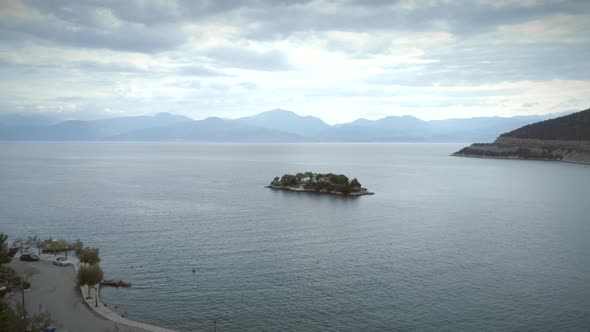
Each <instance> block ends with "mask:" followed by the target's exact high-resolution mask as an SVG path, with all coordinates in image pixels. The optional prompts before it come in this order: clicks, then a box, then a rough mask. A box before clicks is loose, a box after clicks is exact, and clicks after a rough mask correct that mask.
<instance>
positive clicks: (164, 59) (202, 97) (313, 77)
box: [0, 0, 590, 123]
mask: <svg viewBox="0 0 590 332" xmlns="http://www.w3.org/2000/svg"><path fill="white" fill-rule="evenodd" d="M0 4H1V5H0V112H3V113H15V112H33V111H35V112H49V113H54V112H60V113H61V114H64V115H65V116H67V117H70V118H89V117H104V116H119V115H138V114H153V113H157V112H172V113H178V114H184V115H187V116H190V117H192V118H195V119H202V118H205V117H208V116H220V117H227V118H235V117H240V116H246V115H251V114H255V113H259V112H262V111H266V110H270V109H273V108H283V109H287V110H291V111H294V112H296V113H298V114H301V115H314V116H318V117H320V118H322V119H324V120H325V121H326V122H329V123H340V122H346V121H351V120H354V119H356V118H360V117H364V118H369V119H376V118H380V117H384V116H387V115H404V114H409V115H414V116H416V117H419V118H422V119H442V118H450V117H472V116H489V115H499V116H511V115H524V114H544V113H553V112H562V111H567V110H582V109H586V108H588V107H589V106H590V60H589V59H590V1H588V0H581V1H558V0H553V1H544V0H530V1H525V0H520V1H510V0H481V1H476V0H470V1H452V0H441V1H436V0H399V1H387V0H373V1H369V0H367V1H361V0H342V1H286V0H275V1H271V0H259V1H237V0H210V1H205V0H203V1H199V0H194V1H176V2H175V1H172V0H147V1H140V0H135V1H134V0H125V1H122V0H106V1H98V0H96V1H85V2H83V1H80V0H55V1H45V0H31V1H28V0H27V1H23V0H0Z"/></svg>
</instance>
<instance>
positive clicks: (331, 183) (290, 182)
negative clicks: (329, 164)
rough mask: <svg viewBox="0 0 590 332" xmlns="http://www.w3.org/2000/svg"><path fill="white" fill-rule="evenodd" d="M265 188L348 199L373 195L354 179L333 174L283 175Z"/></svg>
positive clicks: (306, 173)
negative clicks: (348, 197) (345, 197)
mask: <svg viewBox="0 0 590 332" xmlns="http://www.w3.org/2000/svg"><path fill="white" fill-rule="evenodd" d="M265 188H270V189H274V190H285V191H293V192H303V193H318V194H329V195H339V196H350V197H358V196H365V195H374V194H375V193H373V192H370V191H368V190H367V188H363V187H362V185H361V184H360V182H359V181H358V180H357V179H356V178H354V179H352V180H350V179H349V178H348V177H347V176H346V175H343V174H333V173H326V174H322V173H313V172H305V173H296V174H285V175H283V176H282V177H278V176H277V177H275V178H274V179H273V180H272V182H271V183H270V184H269V185H267V186H266V187H265Z"/></svg>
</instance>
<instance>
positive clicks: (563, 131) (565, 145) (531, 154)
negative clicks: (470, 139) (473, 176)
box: [453, 109, 590, 164]
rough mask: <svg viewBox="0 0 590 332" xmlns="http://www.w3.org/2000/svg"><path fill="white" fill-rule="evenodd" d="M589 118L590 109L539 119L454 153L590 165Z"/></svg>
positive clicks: (457, 154) (458, 154)
mask: <svg viewBox="0 0 590 332" xmlns="http://www.w3.org/2000/svg"><path fill="white" fill-rule="evenodd" d="M589 118H590V109H588V110H585V111H582V112H578V113H574V114H572V115H568V116H566V117H561V118H557V119H554V120H547V121H543V122H538V123H535V124H532V125H528V126H525V127H522V128H519V129H517V130H514V131H512V132H510V133H506V134H503V135H501V136H500V137H498V139H496V141H494V143H491V144H481V143H475V144H472V145H471V146H469V147H466V148H463V149H461V150H460V151H457V152H455V153H454V154H453V155H454V156H463V157H483V158H509V159H533V160H557V161H564V162H572V163H581V164H590V139H588V137H590V121H588V119H589ZM568 128H570V129H571V130H568Z"/></svg>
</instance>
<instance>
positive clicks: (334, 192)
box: [264, 184, 375, 197]
mask: <svg viewBox="0 0 590 332" xmlns="http://www.w3.org/2000/svg"><path fill="white" fill-rule="evenodd" d="M264 188H269V189H272V190H284V191H293V192H299V193H315V194H325V195H337V196H342V197H360V196H371V195H375V193H374V192H370V191H367V190H365V191H360V192H356V193H354V192H353V193H350V194H344V193H341V192H336V191H321V190H313V189H303V188H291V187H283V186H273V185H272V184H270V185H268V186H265V187H264Z"/></svg>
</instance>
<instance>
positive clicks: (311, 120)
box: [0, 109, 553, 142]
mask: <svg viewBox="0 0 590 332" xmlns="http://www.w3.org/2000/svg"><path fill="white" fill-rule="evenodd" d="M552 116H553V115H533V116H519V117H511V118H501V117H487V118H467V119H447V120H434V121H424V120H421V119H418V118H416V117H413V116H409V115H404V116H388V117H385V118H382V119H378V120H367V119H358V120H355V121H353V122H350V123H345V124H339V125H333V126H332V125H329V124H327V123H325V122H324V121H322V120H321V119H320V118H317V117H313V116H300V115H298V114H296V113H294V112H290V111H285V110H282V109H274V110H271V111H267V112H263V113H260V114H256V115H253V116H248V117H242V118H238V119H221V118H215V117H211V118H207V119H204V120H193V119H190V118H188V117H186V116H182V115H175V114H170V113H158V114H156V115H153V116H131V117H116V118H109V119H100V120H92V121H81V120H69V121H63V122H58V123H54V122H52V121H51V120H50V119H48V118H44V117H42V116H26V115H18V114H17V115H14V114H7V115H1V114H0V140H22V141H203V142H205V141H211V142H242V141H243V142H466V141H484V142H485V141H489V142H491V141H492V140H493V139H494V138H495V137H497V136H498V135H499V134H501V133H504V132H508V131H511V130H514V129H515V128H519V127H522V126H524V125H527V124H531V123H534V122H537V121H542V120H546V119H548V118H550V117H552Z"/></svg>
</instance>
